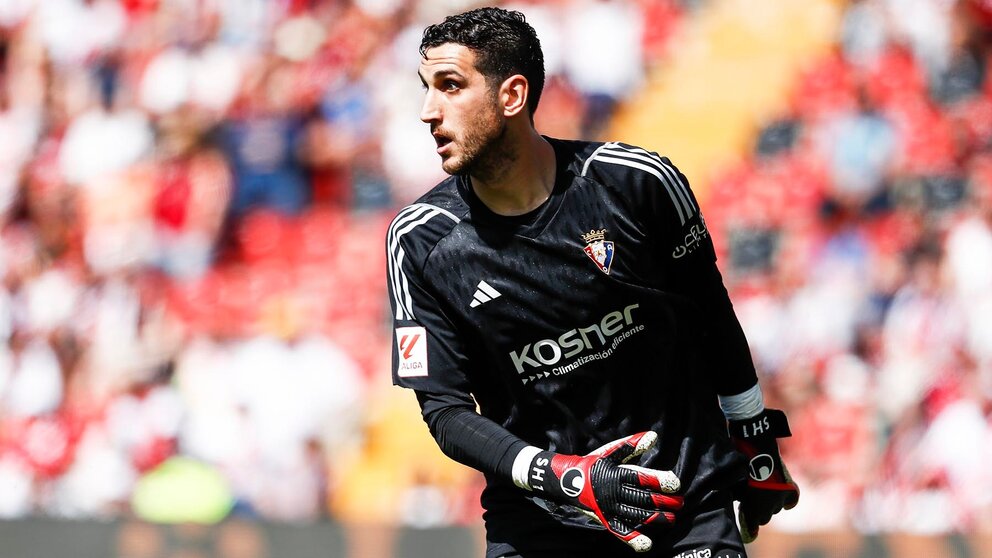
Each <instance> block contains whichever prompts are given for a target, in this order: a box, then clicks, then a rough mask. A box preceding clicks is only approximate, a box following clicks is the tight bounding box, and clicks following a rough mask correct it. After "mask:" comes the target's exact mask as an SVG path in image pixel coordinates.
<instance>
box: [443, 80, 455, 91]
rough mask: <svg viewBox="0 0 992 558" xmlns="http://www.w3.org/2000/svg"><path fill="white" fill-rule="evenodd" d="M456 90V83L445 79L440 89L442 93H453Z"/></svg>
mask: <svg viewBox="0 0 992 558" xmlns="http://www.w3.org/2000/svg"><path fill="white" fill-rule="evenodd" d="M458 88H459V86H458V82H456V81H454V80H451V79H446V80H444V81H443V82H442V83H441V89H442V90H444V91H455V90H457V89H458Z"/></svg>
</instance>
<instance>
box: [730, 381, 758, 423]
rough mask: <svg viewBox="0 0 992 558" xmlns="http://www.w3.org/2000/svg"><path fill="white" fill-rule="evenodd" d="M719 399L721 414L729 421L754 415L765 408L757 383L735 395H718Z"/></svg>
mask: <svg viewBox="0 0 992 558" xmlns="http://www.w3.org/2000/svg"><path fill="white" fill-rule="evenodd" d="M719 399H720V409H722V410H723V416H725V417H727V420H730V421H735V420H746V419H749V418H752V417H756V416H758V415H759V414H761V413H762V412H763V411H764V410H765V400H764V396H763V395H762V393H761V386H760V385H759V384H754V385H753V386H751V389H749V390H747V391H743V392H741V393H738V394H737V395H720V396H719Z"/></svg>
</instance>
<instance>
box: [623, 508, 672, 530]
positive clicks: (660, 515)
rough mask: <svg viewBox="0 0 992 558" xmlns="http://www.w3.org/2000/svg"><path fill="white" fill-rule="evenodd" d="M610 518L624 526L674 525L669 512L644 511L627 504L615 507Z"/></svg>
mask: <svg viewBox="0 0 992 558" xmlns="http://www.w3.org/2000/svg"><path fill="white" fill-rule="evenodd" d="M610 517H612V518H616V519H617V520H619V521H622V522H624V523H625V524H628V525H636V526H641V525H647V524H649V523H657V524H658V525H671V524H672V523H675V514H674V513H673V512H671V511H669V510H654V509H645V508H641V507H637V506H631V505H628V504H620V505H619V506H617V508H616V510H615V511H614V513H613V514H611V515H610Z"/></svg>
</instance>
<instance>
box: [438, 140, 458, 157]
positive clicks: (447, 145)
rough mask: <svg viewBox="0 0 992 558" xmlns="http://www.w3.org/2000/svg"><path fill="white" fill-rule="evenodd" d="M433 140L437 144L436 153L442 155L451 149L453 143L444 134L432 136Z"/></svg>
mask: <svg viewBox="0 0 992 558" xmlns="http://www.w3.org/2000/svg"><path fill="white" fill-rule="evenodd" d="M434 142H435V143H436V144H437V154H438V155H444V154H445V153H447V152H448V151H449V150H450V149H451V144H452V143H454V142H452V141H451V139H449V138H446V137H444V136H434Z"/></svg>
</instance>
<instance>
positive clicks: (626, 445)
mask: <svg viewBox="0 0 992 558" xmlns="http://www.w3.org/2000/svg"><path fill="white" fill-rule="evenodd" d="M657 440H658V435H657V434H655V433H654V432H650V431H649V432H641V433H639V434H634V435H632V436H627V437H626V438H620V439H619V440H614V441H612V442H610V443H608V444H606V445H605V446H603V447H601V448H599V449H597V450H596V451H593V452H592V453H589V454H588V455H585V456H579V455H563V454H559V453H554V452H550V451H542V452H540V453H538V454H537V455H536V456H534V459H533V460H532V461H531V465H530V469H529V474H528V481H529V484H530V487H531V489H533V490H534V491H538V492H543V493H544V495H545V496H546V497H547V498H549V499H551V500H554V501H556V502H558V503H562V504H571V505H574V506H576V507H578V508H579V509H581V510H582V511H584V512H586V513H587V514H590V515H592V516H593V517H595V518H596V519H598V520H599V522H600V523H602V524H603V526H605V527H606V529H607V530H608V531H609V532H610V533H613V534H614V535H616V536H617V537H619V538H620V539H621V540H623V541H624V542H625V543H627V544H628V545H630V546H631V548H633V549H634V550H636V551H637V552H645V551H647V550H650V549H651V545H652V542H651V539H650V538H649V537H648V536H646V535H644V534H642V533H640V532H639V531H638V530H637V529H638V528H639V527H641V526H643V525H647V524H648V523H657V524H659V525H669V524H671V523H673V522H674V521H675V513H674V512H676V511H678V510H680V509H681V508H682V503H683V502H682V497H681V496H674V494H675V493H676V492H678V491H679V488H680V483H679V479H678V477H677V476H675V474H674V473H672V472H671V471H658V470H655V469H648V468H645V467H640V466H637V465H624V463H627V462H628V461H630V460H631V459H633V458H635V457H638V456H640V455H641V454H643V453H644V452H645V451H647V450H649V449H651V448H652V447H653V446H654V444H655V442H656V441H657Z"/></svg>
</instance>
